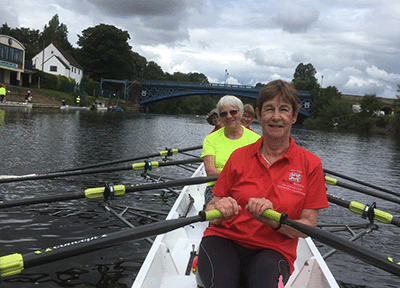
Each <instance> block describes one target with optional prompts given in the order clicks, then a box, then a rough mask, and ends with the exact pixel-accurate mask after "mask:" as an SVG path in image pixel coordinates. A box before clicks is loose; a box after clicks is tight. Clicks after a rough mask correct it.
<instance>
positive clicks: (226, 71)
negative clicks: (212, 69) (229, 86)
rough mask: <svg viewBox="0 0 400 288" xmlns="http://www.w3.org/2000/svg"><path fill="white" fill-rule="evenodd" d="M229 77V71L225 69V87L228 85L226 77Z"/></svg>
mask: <svg viewBox="0 0 400 288" xmlns="http://www.w3.org/2000/svg"><path fill="white" fill-rule="evenodd" d="M227 75H229V73H228V69H225V81H224V85H226V79H227V78H226V76H227Z"/></svg>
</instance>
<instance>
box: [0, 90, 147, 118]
mask: <svg viewBox="0 0 400 288" xmlns="http://www.w3.org/2000/svg"><path fill="white" fill-rule="evenodd" d="M28 90H29V91H31V96H32V101H31V102H30V103H31V104H32V108H55V109H59V108H60V106H61V105H62V102H61V100H62V99H67V103H68V105H71V106H72V105H75V96H74V95H72V94H71V93H64V92H60V91H52V90H48V89H37V88H27V87H18V86H11V85H8V86H7V91H9V92H7V95H6V98H5V99H6V101H13V102H25V93H26V91H28ZM95 100H96V98H95V97H92V96H87V97H82V100H81V105H84V106H91V105H92V103H93V102H94V101H95ZM101 101H102V102H104V103H105V105H106V106H107V107H110V106H113V107H114V106H117V107H122V108H123V109H124V111H131V112H138V111H139V108H140V105H138V104H135V103H131V102H127V101H124V100H117V99H103V100H101Z"/></svg>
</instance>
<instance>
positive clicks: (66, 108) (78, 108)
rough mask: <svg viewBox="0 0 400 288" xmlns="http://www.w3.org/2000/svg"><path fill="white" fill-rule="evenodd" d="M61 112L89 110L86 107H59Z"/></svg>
mask: <svg viewBox="0 0 400 288" xmlns="http://www.w3.org/2000/svg"><path fill="white" fill-rule="evenodd" d="M60 109H61V110H89V107H86V106H68V105H65V106H60Z"/></svg>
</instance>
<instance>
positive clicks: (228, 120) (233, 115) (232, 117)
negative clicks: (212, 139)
mask: <svg viewBox="0 0 400 288" xmlns="http://www.w3.org/2000/svg"><path fill="white" fill-rule="evenodd" d="M219 117H220V119H221V121H222V122H223V123H224V125H225V127H230V128H235V127H240V125H241V122H240V118H241V115H240V112H239V108H238V107H236V106H222V107H221V111H219Z"/></svg>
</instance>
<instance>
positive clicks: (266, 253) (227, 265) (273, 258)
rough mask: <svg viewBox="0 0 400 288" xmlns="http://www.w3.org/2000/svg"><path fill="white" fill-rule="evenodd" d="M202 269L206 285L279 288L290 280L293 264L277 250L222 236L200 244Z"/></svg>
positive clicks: (200, 272)
mask: <svg viewBox="0 0 400 288" xmlns="http://www.w3.org/2000/svg"><path fill="white" fill-rule="evenodd" d="M198 272H199V274H200V277H201V280H202V281H203V284H204V287H205V288H239V287H245V288H258V287H260V288H261V287H262V288H276V287H278V280H279V276H280V275H282V276H283V283H285V284H286V282H287V281H288V279H289V276H290V270H289V264H288V263H287V261H286V260H285V258H284V257H283V256H282V255H281V254H280V253H279V252H277V251H275V250H270V249H262V250H251V249H247V248H244V247H242V246H240V245H238V244H236V243H235V242H233V241H232V240H229V239H225V238H222V237H218V236H207V237H204V238H203V239H202V241H201V243H200V249H199V260H198Z"/></svg>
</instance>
